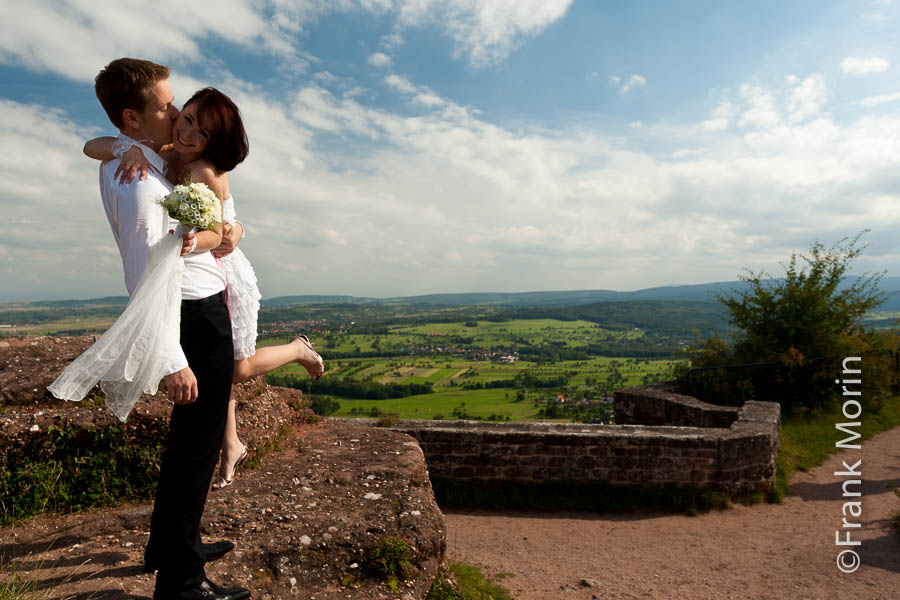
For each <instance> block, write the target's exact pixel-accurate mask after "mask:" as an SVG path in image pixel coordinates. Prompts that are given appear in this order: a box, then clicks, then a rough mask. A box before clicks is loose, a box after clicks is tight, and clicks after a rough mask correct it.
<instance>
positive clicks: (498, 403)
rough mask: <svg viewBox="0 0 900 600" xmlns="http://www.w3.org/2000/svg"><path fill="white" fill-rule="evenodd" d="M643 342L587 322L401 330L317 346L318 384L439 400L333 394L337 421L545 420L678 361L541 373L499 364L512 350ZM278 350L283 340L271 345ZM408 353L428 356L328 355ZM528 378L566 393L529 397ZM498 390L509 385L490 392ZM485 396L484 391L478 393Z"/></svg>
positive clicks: (656, 375)
mask: <svg viewBox="0 0 900 600" xmlns="http://www.w3.org/2000/svg"><path fill="white" fill-rule="evenodd" d="M643 334H644V332H643V331H642V330H639V329H637V328H631V329H629V330H627V331H615V330H610V329H604V328H602V327H599V326H598V325H597V324H595V323H591V322H588V321H559V320H555V319H521V320H513V321H503V322H491V321H478V322H477V324H476V322H474V321H469V322H468V323H465V322H458V323H456V322H454V323H427V324H419V325H413V326H397V327H391V328H390V329H389V330H388V331H387V332H386V333H381V334H350V333H342V334H339V335H324V336H320V337H319V338H318V339H317V340H315V341H316V342H317V343H318V346H317V350H318V351H319V352H320V353H321V354H322V355H323V357H324V358H325V361H326V374H325V376H324V377H323V380H322V381H326V380H327V378H339V379H352V380H355V381H368V382H375V383H379V384H393V383H397V384H411V383H419V384H422V383H428V384H431V386H432V389H433V390H434V392H433V393H428V394H417V395H411V396H407V397H404V398H392V399H383V400H363V399H355V398H345V397H340V396H335V395H333V394H327V395H328V396H329V397H331V398H333V399H334V400H336V401H337V402H338V403H339V404H340V409H339V410H338V411H337V412H335V413H334V415H335V416H369V415H370V414H372V409H373V407H374V408H376V409H377V411H380V412H381V413H384V414H395V415H397V416H399V417H400V418H408V419H413V418H419V419H431V418H435V417H438V418H442V417H443V418H456V417H455V416H454V410H455V409H456V410H457V411H462V414H465V415H470V416H471V417H475V418H489V417H493V418H495V419H497V418H499V417H502V418H504V419H506V418H507V417H508V420H523V419H539V418H540V419H542V420H543V419H544V417H543V416H542V415H539V414H538V411H539V410H540V409H541V407H542V406H545V405H546V404H547V403H549V402H552V401H553V400H554V399H555V398H557V396H558V394H563V396H564V398H566V400H567V401H568V402H573V401H577V400H580V399H585V400H591V401H599V400H600V399H601V398H602V397H603V396H604V395H605V394H607V393H609V392H612V391H614V390H615V389H620V388H623V387H628V386H632V385H640V384H642V383H649V382H653V381H662V380H665V379H666V378H667V376H669V375H670V374H671V371H672V369H673V367H674V366H675V365H676V364H677V362H678V361H677V360H674V359H668V360H667V359H646V358H622V357H602V356H593V357H590V358H588V359H585V360H565V361H556V362H542V363H536V362H532V361H528V360H517V361H515V362H502V361H503V360H504V358H503V357H505V356H508V355H510V354H511V352H510V351H509V348H511V347H514V346H515V345H516V344H523V345H540V344H552V345H554V346H556V347H564V348H572V349H578V348H580V347H582V346H586V345H587V344H597V343H602V341H603V340H609V339H621V338H632V339H633V338H639V337H641V336H642V335H643ZM280 341H283V340H268V341H267V342H266V343H278V342H280ZM407 348H418V349H420V350H421V352H422V353H423V354H427V355H419V356H416V355H412V356H394V357H389V356H385V357H371V358H368V357H367V358H337V359H334V360H329V358H328V354H329V351H330V350H331V351H336V352H347V351H348V350H350V349H354V350H356V351H357V352H378V351H379V350H381V351H385V352H386V353H389V352H390V351H391V350H397V349H407ZM506 360H508V359H506ZM276 373H277V374H293V375H296V376H297V377H298V379H300V380H302V379H303V373H304V372H303V369H302V367H300V366H299V365H296V364H292V365H287V366H285V367H282V369H279V371H278V372H276ZM526 373H527V374H529V375H530V376H532V377H535V378H537V379H540V380H547V379H551V380H555V379H558V378H560V377H564V378H565V383H564V384H560V385H556V386H548V387H534V388H531V389H529V388H528V387H527V386H524V389H523V386H522V385H521V384H513V381H514V380H516V378H517V377H519V378H521V377H522V375H523V374H526ZM492 383H495V385H497V384H501V383H505V384H506V385H504V386H503V387H490V385H491V384H492ZM482 386H483V387H484V389H475V388H478V387H482ZM319 387H321V386H319ZM316 388H317V384H316V383H312V384H310V387H309V389H308V390H307V396H308V397H310V398H314V397H315V396H316V395H317V391H316ZM467 388H468V389H467ZM520 390H521V391H520ZM323 393H324V392H323Z"/></svg>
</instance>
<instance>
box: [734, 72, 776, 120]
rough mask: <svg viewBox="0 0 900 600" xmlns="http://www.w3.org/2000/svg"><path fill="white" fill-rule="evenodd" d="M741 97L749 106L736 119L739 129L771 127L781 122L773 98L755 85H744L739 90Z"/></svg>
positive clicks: (766, 91)
mask: <svg viewBox="0 0 900 600" xmlns="http://www.w3.org/2000/svg"><path fill="white" fill-rule="evenodd" d="M740 93H741V97H743V98H744V100H746V101H747V103H748V104H749V105H750V106H749V108H748V109H747V110H745V111H744V112H742V113H741V115H740V117H739V118H738V126H740V127H761V128H765V127H772V126H774V125H777V124H778V122H779V121H780V120H781V117H780V115H779V114H778V111H777V110H776V109H775V98H774V96H773V95H772V94H771V93H770V92H769V91H768V90H766V89H765V88H763V87H762V86H760V85H757V84H750V83H745V84H744V85H742V86H741V88H740Z"/></svg>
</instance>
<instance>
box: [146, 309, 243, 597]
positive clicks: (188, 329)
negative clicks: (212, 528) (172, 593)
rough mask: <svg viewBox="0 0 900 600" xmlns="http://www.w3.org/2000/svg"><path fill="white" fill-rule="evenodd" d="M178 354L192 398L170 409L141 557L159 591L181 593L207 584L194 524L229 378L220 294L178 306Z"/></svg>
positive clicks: (227, 324) (226, 322)
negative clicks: (190, 376) (191, 383)
mask: <svg viewBox="0 0 900 600" xmlns="http://www.w3.org/2000/svg"><path fill="white" fill-rule="evenodd" d="M181 347H182V349H183V350H184V353H185V355H186V356H187V360H188V365H189V366H190V368H191V370H192V371H193V372H194V376H195V377H196V378H197V391H198V396H197V400H196V401H195V402H193V403H191V404H185V405H175V407H174V408H173V409H172V418H171V421H170V427H171V432H170V434H169V442H168V445H167V446H166V450H165V452H164V453H163V458H162V466H161V468H160V473H159V486H158V487H157V489H156V502H155V504H154V505H153V517H152V519H151V522H150V539H149V541H148V542H147V550H146V556H145V560H146V557H149V556H151V555H152V557H153V558H152V560H153V562H154V563H155V564H157V565H158V566H159V573H158V575H157V577H156V587H157V590H161V589H165V590H179V589H182V588H184V587H189V586H191V585H193V584H195V583H198V582H199V581H201V580H202V579H203V578H204V577H205V573H204V571H203V563H204V554H203V549H202V546H201V541H200V519H201V517H202V516H203V507H204V506H205V504H206V495H207V493H208V492H209V483H210V480H211V479H212V474H213V471H214V470H215V468H216V462H217V461H218V458H219V448H220V447H221V445H222V438H223V436H224V435H225V421H226V419H227V417H228V399H229V397H230V395H231V377H232V372H233V370H234V347H233V345H232V341H231V320H230V318H229V316H228V309H227V307H226V306H225V294H224V292H222V293H219V294H216V295H214V296H210V297H209V298H203V299H202V300H183V301H182V303H181Z"/></svg>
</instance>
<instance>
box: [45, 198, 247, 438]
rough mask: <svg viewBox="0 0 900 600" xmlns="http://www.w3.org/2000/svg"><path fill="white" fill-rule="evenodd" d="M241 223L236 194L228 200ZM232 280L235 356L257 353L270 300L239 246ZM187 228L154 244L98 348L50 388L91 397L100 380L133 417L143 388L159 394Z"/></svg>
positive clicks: (177, 305) (174, 334) (176, 329)
mask: <svg viewBox="0 0 900 600" xmlns="http://www.w3.org/2000/svg"><path fill="white" fill-rule="evenodd" d="M222 210H223V214H224V218H225V220H226V221H229V222H231V223H232V224H233V223H234V220H235V216H236V215H235V210H234V199H233V198H231V197H229V198H228V199H227V200H225V202H223V203H222ZM218 263H219V265H220V266H221V267H222V269H223V270H224V271H225V275H226V279H227V288H226V294H227V298H228V311H229V313H230V315H231V334H232V338H233V341H234V358H235V360H240V359H244V358H248V357H250V356H253V354H254V353H255V352H256V324H257V317H258V314H259V301H260V299H261V298H262V296H261V294H260V292H259V286H258V284H257V280H256V273H255V272H254V271H253V267H252V266H251V265H250V261H249V260H247V257H246V256H244V253H243V252H241V250H240V249H239V248H235V249H234V252H232V253H231V254H228V255H226V256H224V257H222V258H221V259H219V260H218ZM183 273H184V261H183V260H182V258H181V233H178V234H177V235H167V236H165V237H163V238H162V239H161V240H160V241H159V242H157V243H156V244H155V245H154V246H153V247H152V248H151V249H150V258H149V260H148V262H147V269H146V270H145V271H144V274H143V275H142V276H141V280H140V281H139V282H138V284H137V287H135V290H134V293H133V294H132V295H131V298H130V299H129V300H128V305H127V306H126V307H125V310H124V311H123V312H122V314H121V315H119V318H118V319H116V322H115V323H113V325H112V327H110V328H109V329H108V330H106V332H105V333H104V334H103V335H102V336H101V337H100V339H99V340H97V341H96V342H95V343H94V345H93V346H91V347H90V348H88V349H87V350H85V351H84V353H82V354H81V355H80V356H79V357H78V358H76V359H75V360H74V361H73V362H72V363H71V364H70V365H69V366H67V367H66V368H65V369H64V370H63V372H62V374H60V376H59V377H57V378H56V380H55V381H54V382H53V383H51V384H50V385H49V386H47V389H48V390H50V392H51V393H52V394H53V395H54V396H55V397H57V398H59V399H60V400H74V401H77V400H83V399H84V397H85V396H86V395H87V394H88V392H89V391H90V390H91V388H93V387H94V386H95V385H97V383H98V382H99V383H100V389H102V390H103V393H104V394H105V395H106V405H107V406H108V407H109V409H110V410H111V411H112V412H113V413H114V414H115V415H116V416H117V417H118V418H119V419H120V420H121V421H123V422H124V421H125V419H126V418H127V417H128V413H130V412H131V409H132V408H133V407H134V404H135V402H137V399H138V398H140V396H141V394H151V395H152V394H155V393H156V392H157V390H158V389H159V382H160V380H161V379H162V378H163V377H165V376H166V375H168V374H169V369H170V365H171V364H172V362H173V360H174V358H175V356H177V350H178V345H179V343H180V342H179V339H180V329H181V278H182V276H183Z"/></svg>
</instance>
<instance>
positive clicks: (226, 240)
mask: <svg viewBox="0 0 900 600" xmlns="http://www.w3.org/2000/svg"><path fill="white" fill-rule="evenodd" d="M236 229H237V228H235V227H232V225H231V223H228V222H227V221H226V222H225V223H223V224H222V243H221V244H219V245H218V246H216V247H215V248H213V249H212V253H213V255H214V256H216V257H220V256H227V255H228V254H231V253H232V252H234V248H235V246H237V242H239V241H241V238H240V232H238V231H236Z"/></svg>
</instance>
